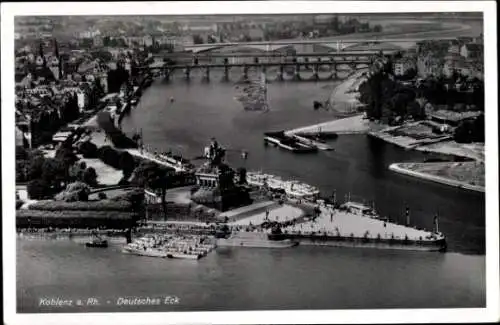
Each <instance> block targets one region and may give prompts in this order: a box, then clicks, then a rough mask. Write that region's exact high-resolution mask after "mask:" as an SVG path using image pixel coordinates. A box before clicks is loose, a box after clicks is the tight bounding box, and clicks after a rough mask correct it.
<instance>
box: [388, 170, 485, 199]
mask: <svg viewBox="0 0 500 325" xmlns="http://www.w3.org/2000/svg"><path fill="white" fill-rule="evenodd" d="M430 164H433V163H421V164H420V165H427V166H429V165H430ZM453 164H454V163H451V164H450V163H448V164H447V165H445V163H443V166H450V167H452V166H453ZM408 165H416V164H415V163H393V164H391V165H390V166H389V170H392V171H394V172H396V173H398V174H402V175H406V176H411V177H415V178H418V179H423V180H427V181H432V182H435V183H440V184H444V185H448V186H453V187H456V188H462V189H466V190H471V191H475V192H482V193H484V192H485V187H484V186H480V185H473V184H470V183H468V182H464V181H459V180H455V179H452V178H449V177H443V176H438V175H432V174H429V173H426V172H423V171H417V170H411V169H409V168H407V166H408Z"/></svg>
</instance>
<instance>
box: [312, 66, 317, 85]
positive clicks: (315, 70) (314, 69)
mask: <svg viewBox="0 0 500 325" xmlns="http://www.w3.org/2000/svg"><path fill="white" fill-rule="evenodd" d="M318 71H319V64H315V65H314V66H313V75H312V79H313V80H316V81H318V80H319V74H318Z"/></svg>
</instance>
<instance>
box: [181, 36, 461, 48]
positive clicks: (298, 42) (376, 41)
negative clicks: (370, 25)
mask: <svg viewBox="0 0 500 325" xmlns="http://www.w3.org/2000/svg"><path fill="white" fill-rule="evenodd" d="M334 37H335V36H334ZM334 37H332V38H334ZM439 39H440V40H456V39H457V38H456V37H440V38H439ZM424 40H426V38H373V39H312V40H304V39H291V40H280V41H259V42H227V43H211V44H193V45H190V46H187V47H186V49H188V48H189V49H196V48H207V47H212V48H221V47H228V46H252V45H269V46H272V45H311V44H338V45H342V44H359V43H367V44H368V43H371V44H380V43H417V42H420V41H424Z"/></svg>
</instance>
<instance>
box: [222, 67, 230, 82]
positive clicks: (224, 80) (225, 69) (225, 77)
mask: <svg viewBox="0 0 500 325" xmlns="http://www.w3.org/2000/svg"><path fill="white" fill-rule="evenodd" d="M222 81H223V82H229V67H228V66H227V65H226V66H225V67H224V76H223V77H222Z"/></svg>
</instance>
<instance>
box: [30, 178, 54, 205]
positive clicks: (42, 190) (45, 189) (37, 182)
mask: <svg viewBox="0 0 500 325" xmlns="http://www.w3.org/2000/svg"><path fill="white" fill-rule="evenodd" d="M26 189H27V191H28V197H29V198H30V199H33V200H42V199H46V198H47V197H50V195H48V193H49V190H50V186H49V184H48V183H47V182H45V181H44V180H43V179H33V180H31V181H30V182H29V183H28V186H27V188H26Z"/></svg>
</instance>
